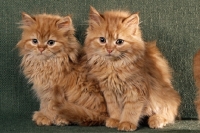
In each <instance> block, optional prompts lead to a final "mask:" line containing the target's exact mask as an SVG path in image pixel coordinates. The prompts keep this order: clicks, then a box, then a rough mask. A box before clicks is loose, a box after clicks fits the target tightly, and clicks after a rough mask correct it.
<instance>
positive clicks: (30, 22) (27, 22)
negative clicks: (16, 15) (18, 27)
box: [22, 12, 35, 26]
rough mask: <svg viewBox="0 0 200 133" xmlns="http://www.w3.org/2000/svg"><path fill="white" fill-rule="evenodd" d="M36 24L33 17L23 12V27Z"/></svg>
mask: <svg viewBox="0 0 200 133" xmlns="http://www.w3.org/2000/svg"><path fill="white" fill-rule="evenodd" d="M34 23H35V20H34V18H33V17H31V16H30V15H28V14H27V13H25V12H22V25H23V26H31V25H33V24H34Z"/></svg>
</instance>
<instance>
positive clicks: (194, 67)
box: [193, 50, 200, 120]
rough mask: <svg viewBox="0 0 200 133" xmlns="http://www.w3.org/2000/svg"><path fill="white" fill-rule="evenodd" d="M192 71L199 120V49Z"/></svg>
mask: <svg viewBox="0 0 200 133" xmlns="http://www.w3.org/2000/svg"><path fill="white" fill-rule="evenodd" d="M193 73H194V79H195V83H196V86H197V97H196V101H195V105H196V110H197V114H198V119H199V120H200V50H199V51H198V52H197V53H196V54H195V56H194V60H193Z"/></svg>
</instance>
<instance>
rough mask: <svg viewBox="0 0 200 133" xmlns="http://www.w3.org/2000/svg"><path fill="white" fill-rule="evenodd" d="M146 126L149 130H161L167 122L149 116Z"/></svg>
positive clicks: (160, 118) (161, 118)
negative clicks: (147, 125)
mask: <svg viewBox="0 0 200 133" xmlns="http://www.w3.org/2000/svg"><path fill="white" fill-rule="evenodd" d="M148 124H149V127H150V128H163V127H164V126H166V124H167V122H166V119H164V118H163V117H159V116H156V115H155V116H151V117H150V118H149V120H148Z"/></svg>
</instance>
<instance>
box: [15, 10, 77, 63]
mask: <svg viewBox="0 0 200 133" xmlns="http://www.w3.org/2000/svg"><path fill="white" fill-rule="evenodd" d="M20 28H22V29H23V33H22V38H21V40H20V41H19V42H18V44H17V47H18V48H19V50H20V55H21V56H25V55H29V56H30V57H31V58H32V59H38V60H47V59H49V58H54V57H62V56H66V55H67V56H68V57H69V58H71V59H70V60H72V61H73V60H76V54H78V52H77V51H78V48H79V45H78V43H77V41H76V39H75V37H74V28H73V24H72V20H71V18H70V17H69V16H66V17H60V16H57V15H49V14H39V15H35V16H30V15H28V14H26V13H22V25H21V27H20Z"/></svg>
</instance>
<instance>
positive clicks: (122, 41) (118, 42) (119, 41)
mask: <svg viewBox="0 0 200 133" xmlns="http://www.w3.org/2000/svg"><path fill="white" fill-rule="evenodd" d="M123 43H124V40H122V39H118V40H117V41H116V44H117V45H122V44H123Z"/></svg>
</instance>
